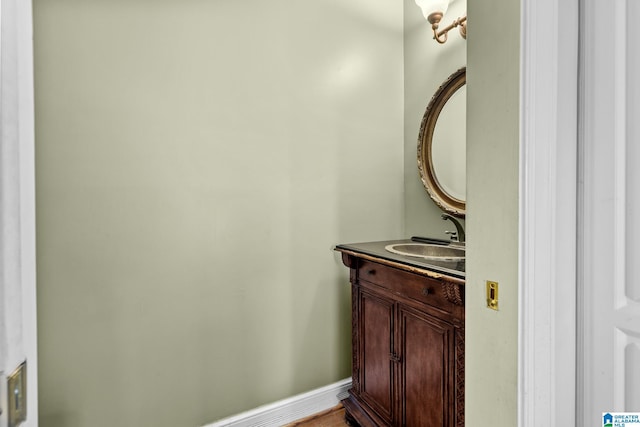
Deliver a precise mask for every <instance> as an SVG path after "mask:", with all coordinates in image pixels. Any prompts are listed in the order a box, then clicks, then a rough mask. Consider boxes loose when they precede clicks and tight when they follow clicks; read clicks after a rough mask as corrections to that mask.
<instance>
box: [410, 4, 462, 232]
mask: <svg viewBox="0 0 640 427" xmlns="http://www.w3.org/2000/svg"><path fill="white" fill-rule="evenodd" d="M465 9H466V0H458V1H456V2H454V3H452V4H451V5H450V6H449V9H448V10H447V13H446V15H445V17H444V18H443V21H442V22H443V26H444V24H445V23H446V25H448V24H449V23H450V22H452V21H453V20H454V19H455V18H457V17H459V16H462V15H464V13H465ZM466 63H467V42H466V41H465V40H464V39H463V38H462V37H460V35H459V32H458V30H457V29H455V30H453V31H452V32H451V33H450V36H449V40H448V41H447V42H446V44H444V45H441V44H438V43H437V42H436V41H435V40H433V32H432V30H431V25H430V24H429V23H428V22H427V21H426V20H425V19H424V16H422V12H421V10H420V8H419V7H418V6H417V5H416V3H415V1H414V0H404V67H405V68H404V69H405V72H404V78H405V83H404V143H405V145H404V176H405V183H404V189H405V227H406V229H405V232H406V236H407V237H410V236H426V237H436V238H439V239H447V238H448V236H447V235H446V234H445V231H447V230H453V231H455V228H454V227H453V224H451V222H449V221H443V220H442V218H440V215H441V214H442V210H441V209H440V208H439V207H438V205H436V204H435V203H434V202H433V201H432V200H431V198H430V197H429V194H428V193H427V192H426V190H425V188H424V186H423V185H422V181H421V180H420V174H419V172H418V163H417V154H418V152H417V149H418V133H419V131H420V123H421V121H422V117H423V116H424V113H425V110H426V109H427V105H428V104H429V101H430V100H431V97H432V96H433V94H434V93H435V92H436V91H437V90H438V88H439V87H440V85H441V84H442V83H444V81H445V80H446V79H447V78H448V77H449V76H450V75H451V74H452V73H453V72H455V71H456V70H458V69H459V68H461V67H464V66H465V65H466ZM462 223H463V224H464V221H462Z"/></svg>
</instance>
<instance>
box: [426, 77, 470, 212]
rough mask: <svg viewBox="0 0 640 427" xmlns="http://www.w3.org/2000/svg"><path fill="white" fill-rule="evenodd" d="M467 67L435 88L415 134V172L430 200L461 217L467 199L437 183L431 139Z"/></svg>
mask: <svg viewBox="0 0 640 427" xmlns="http://www.w3.org/2000/svg"><path fill="white" fill-rule="evenodd" d="M466 71H467V69H466V67H462V68H460V69H459V70H458V71H456V72H455V73H453V74H451V75H450V76H449V78H448V79H447V80H446V81H445V82H444V83H443V84H442V85H441V86H440V87H439V88H438V90H437V91H436V93H435V94H434V95H433V97H432V98H431V101H429V105H428V106H427V110H426V111H425V113H424V116H423V118H422V123H420V133H419V134H418V171H419V172H420V178H421V179H422V184H423V185H424V188H425V189H426V190H427V193H429V196H430V197H431V199H432V200H433V201H434V202H435V203H436V204H437V205H438V206H439V207H440V208H441V209H443V210H444V211H446V212H447V213H450V214H451V215H455V216H457V217H460V218H464V216H465V213H466V201H465V200H460V199H457V198H455V197H453V196H452V195H450V194H449V193H447V191H445V189H444V188H443V187H442V185H440V182H439V181H438V177H437V176H436V174H435V170H434V167H433V156H432V155H431V153H432V142H433V141H432V140H433V133H434V130H435V128H436V122H437V121H438V117H439V116H440V112H441V111H442V108H443V107H444V106H445V104H446V103H447V101H448V100H449V98H451V96H452V95H453V94H454V93H455V92H456V91H457V90H458V89H460V88H461V87H462V86H464V85H465V84H466V83H467V73H466Z"/></svg>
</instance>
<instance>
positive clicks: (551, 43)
mask: <svg viewBox="0 0 640 427" xmlns="http://www.w3.org/2000/svg"><path fill="white" fill-rule="evenodd" d="M521 8H522V9H521V44H520V46H521V53H520V58H521V62H520V73H521V76H520V209H519V210H520V215H519V273H518V274H519V292H518V295H519V310H518V311H519V313H518V323H519V325H518V327H519V330H518V341H519V342H518V426H519V427H533V426H538V425H575V413H576V410H575V408H576V398H575V395H576V389H575V384H576V374H575V365H576V254H577V252H576V237H577V235H576V205H577V203H576V201H577V198H576V197H577V189H576V187H577V179H576V176H577V175H576V174H577V172H576V165H577V123H578V122H577V119H578V114H577V112H578V72H577V70H578V29H579V1H578V0H567V1H562V2H557V1H555V0H522V1H521Z"/></svg>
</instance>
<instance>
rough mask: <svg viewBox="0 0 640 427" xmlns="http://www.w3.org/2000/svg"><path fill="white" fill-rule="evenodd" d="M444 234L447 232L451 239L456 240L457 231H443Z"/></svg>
mask: <svg viewBox="0 0 640 427" xmlns="http://www.w3.org/2000/svg"><path fill="white" fill-rule="evenodd" d="M444 234H448V235H449V236H451V240H453V241H456V242H457V241H458V232H457V231H445V232H444Z"/></svg>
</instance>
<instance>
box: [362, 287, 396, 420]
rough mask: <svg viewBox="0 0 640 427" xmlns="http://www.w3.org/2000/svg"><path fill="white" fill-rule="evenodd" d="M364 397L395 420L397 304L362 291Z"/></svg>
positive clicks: (376, 410) (386, 418) (375, 407)
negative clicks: (394, 383) (394, 377)
mask: <svg viewBox="0 0 640 427" xmlns="http://www.w3.org/2000/svg"><path fill="white" fill-rule="evenodd" d="M359 302H360V312H359V316H358V317H359V318H358V328H359V332H360V333H359V336H360V342H359V347H360V348H359V350H360V351H359V354H360V361H359V362H360V397H361V398H362V400H363V401H364V402H365V403H366V404H367V405H368V406H369V407H370V408H371V409H373V410H374V411H375V412H376V413H377V415H378V416H379V417H380V418H382V419H384V420H385V421H386V422H388V423H391V420H392V419H393V402H394V399H393V392H394V390H393V364H394V363H393V360H392V359H393V358H392V355H393V354H394V349H393V328H394V311H395V310H394V303H393V301H392V300H390V299H387V298H385V297H383V296H381V295H378V294H376V293H373V292H370V291H366V290H360V292H359Z"/></svg>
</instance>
